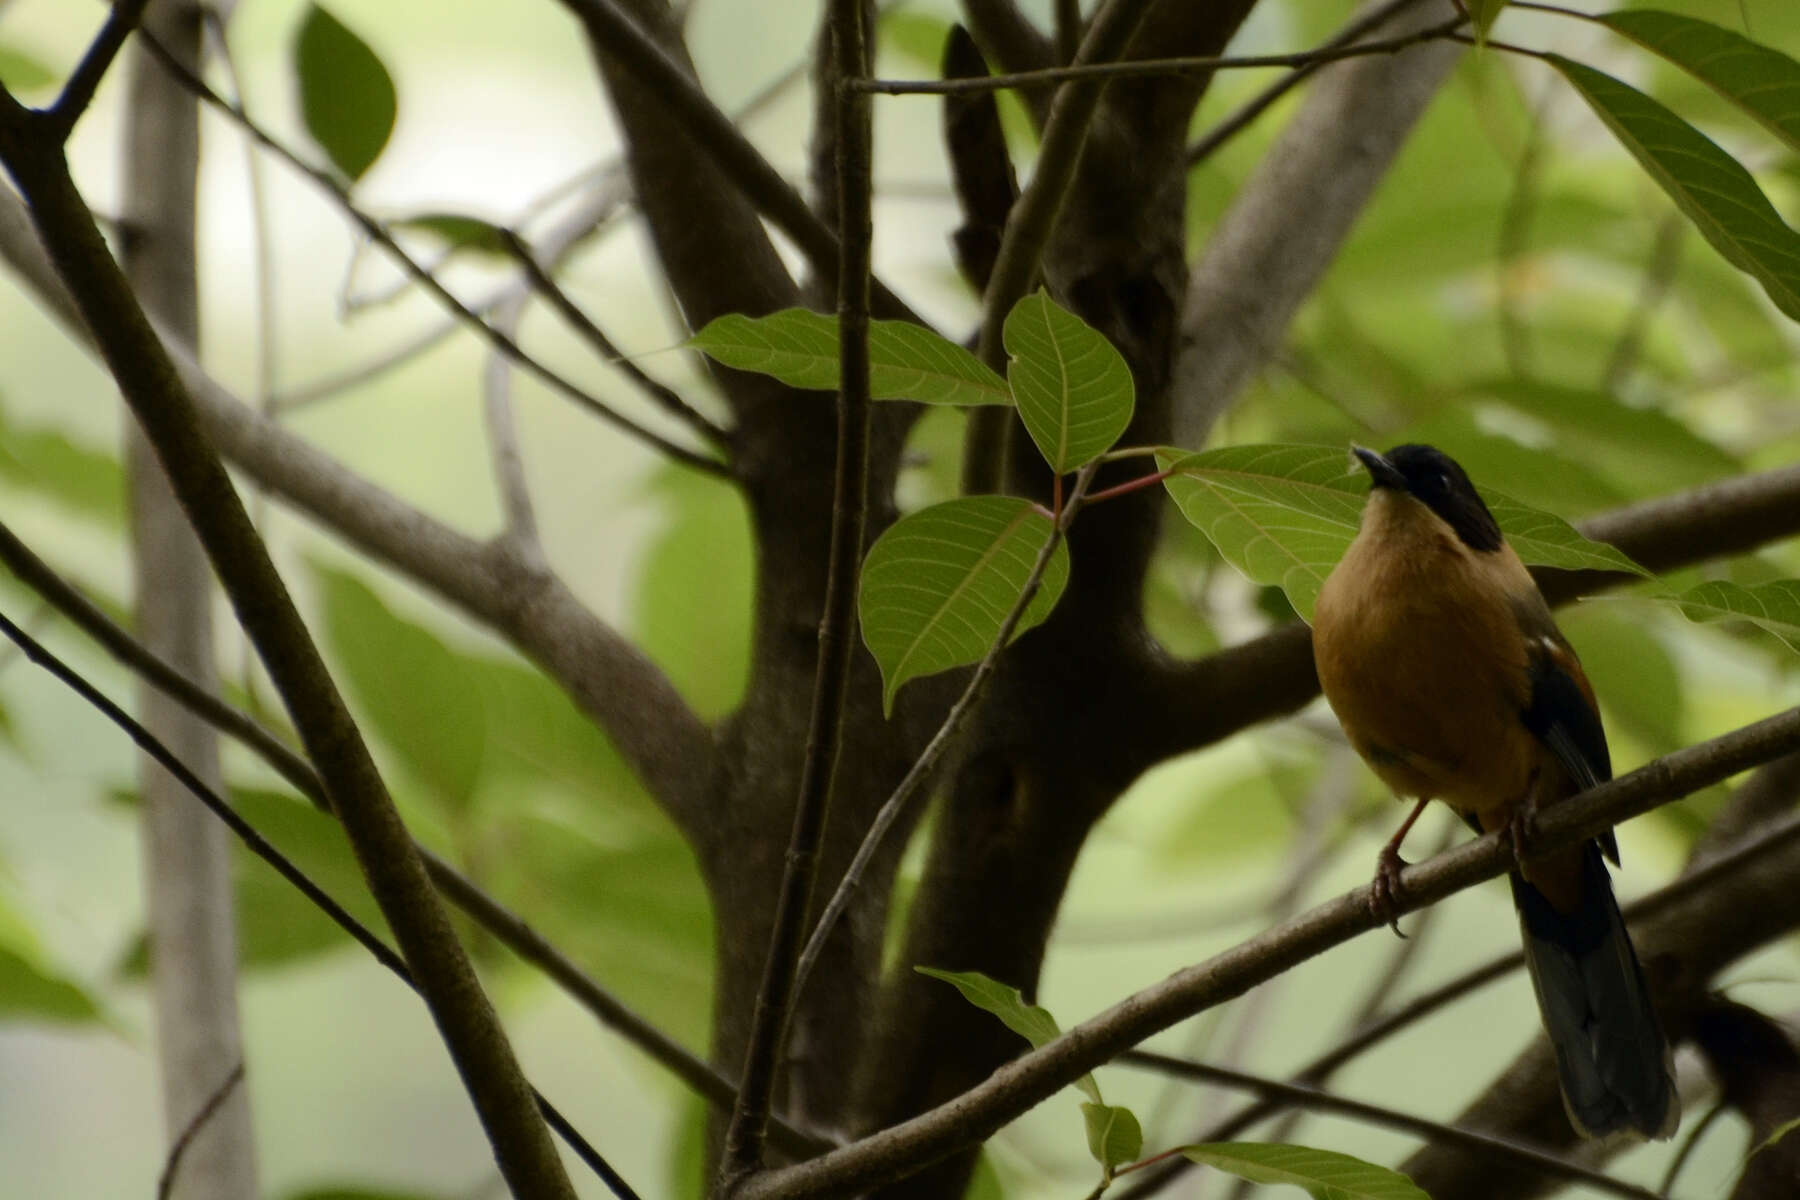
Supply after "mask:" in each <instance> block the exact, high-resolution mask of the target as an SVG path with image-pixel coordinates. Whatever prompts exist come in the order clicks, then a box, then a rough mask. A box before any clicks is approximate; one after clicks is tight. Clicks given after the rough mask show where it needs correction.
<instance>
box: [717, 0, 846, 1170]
mask: <svg viewBox="0 0 1800 1200" xmlns="http://www.w3.org/2000/svg"><path fill="white" fill-rule="evenodd" d="M828 21H829V24H828V28H829V30H830V34H829V39H828V40H829V41H830V43H831V62H830V70H829V71H828V72H827V74H828V77H830V78H832V79H833V80H835V81H836V84H837V96H836V97H835V99H836V104H835V106H834V119H835V125H836V129H835V133H836V142H837V196H838V236H837V240H838V245H839V247H840V251H841V253H840V257H839V264H838V276H837V312H838V354H839V360H840V362H839V387H838V401H837V422H838V428H837V469H836V473H835V479H834V483H833V488H832V498H831V545H830V550H829V553H828V557H827V561H826V568H825V570H826V577H825V610H824V615H823V617H822V619H821V620H820V623H819V656H818V669H817V673H816V675H815V677H814V681H813V698H812V712H811V715H810V717H809V719H808V725H807V734H806V753H805V758H804V759H803V761H802V764H801V768H800V788H799V795H798V797H797V798H796V799H795V802H794V827H793V833H792V835H791V836H790V838H789V840H788V849H787V858H786V862H785V866H784V868H783V871H782V876H781V890H780V892H779V894H778V897H777V900H776V906H775V927H774V930H773V932H772V933H771V934H770V937H769V952H768V958H767V960H766V961H765V963H764V965H763V977H762V983H761V985H760V987H759V988H758V990H757V996H756V1008H755V1011H754V1013H753V1015H752V1018H751V1024H750V1038H749V1045H748V1049H747V1050H746V1051H745V1055H744V1070H743V1077H742V1082H741V1083H740V1084H739V1086H738V1099H737V1104H736V1106H735V1107H734V1108H733V1109H732V1113H731V1125H730V1127H729V1129H728V1130H727V1131H726V1135H725V1152H724V1154H723V1155H722V1157H721V1161H720V1169H719V1176H720V1179H721V1180H722V1181H724V1182H725V1184H726V1188H727V1190H729V1187H730V1186H731V1183H732V1181H735V1180H736V1179H739V1178H741V1177H743V1176H744V1175H746V1174H748V1173H749V1172H752V1171H754V1170H756V1169H757V1168H758V1167H760V1166H761V1165H762V1161H763V1131H764V1128H765V1126H766V1125H767V1123H768V1118H769V1107H770V1098H771V1096H772V1095H773V1094H774V1090H775V1074H776V1067H777V1062H778V1059H779V1056H780V1052H781V1044H782V1042H783V1040H784V1039H785V1037H786V1033H787V1027H788V1023H789V1021H790V1020H791V1018H792V1013H793V998H794V996H795V992H796V989H795V967H796V965H797V959H798V957H799V954H800V949H801V939H802V938H803V937H804V936H805V933H806V912H807V909H808V908H809V907H810V906H811V903H812V892H813V884H814V880H815V878H816V876H817V874H818V855H819V845H820V843H821V841H822V840H823V837H824V830H825V822H826V819H827V816H828V814H829V812H830V808H831V795H832V786H833V783H834V781H835V777H836V775H837V765H838V757H839V752H840V750H841V748H842V730H843V720H844V709H845V707H846V695H847V693H848V692H849V688H850V663H851V655H852V653H853V651H854V649H855V637H854V631H855V625H856V580H857V575H858V568H859V560H860V558H861V556H862V549H863V529H864V526H865V524H866V522H867V513H868V491H869V427H870V417H871V407H872V402H871V400H870V396H869V300H870V267H871V263H870V252H871V249H872V245H873V242H874V223H873V215H872V209H873V203H874V178H873V160H874V147H873V140H874V129H873V124H872V108H873V106H872V103H871V101H870V98H869V95H868V93H866V92H862V91H859V90H857V89H855V88H853V87H851V86H849V85H850V84H851V82H852V81H854V80H856V79H860V78H863V77H864V76H866V75H867V74H868V72H869V63H870V47H869V41H868V37H869V30H868V29H867V28H865V26H864V10H863V0H833V2H832V6H831V8H830V10H829V19H828Z"/></svg>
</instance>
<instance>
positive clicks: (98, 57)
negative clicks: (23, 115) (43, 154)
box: [44, 0, 150, 142]
mask: <svg viewBox="0 0 1800 1200" xmlns="http://www.w3.org/2000/svg"><path fill="white" fill-rule="evenodd" d="M149 4H150V0H113V4H112V9H111V11H110V12H108V13H107V14H106V21H105V23H104V24H102V25H101V26H100V32H99V33H97V34H96V35H94V40H93V42H92V43H90V44H89V46H88V48H87V52H86V53H84V54H83V55H82V56H81V61H80V62H78V63H76V64H75V70H74V72H73V73H71V74H70V76H69V78H68V82H66V83H64V84H63V90H62V94H61V95H59V96H57V98H56V103H54V104H52V105H51V106H50V107H49V108H48V109H46V110H45V111H44V116H45V117H46V118H47V119H48V128H49V129H50V130H51V131H52V133H53V135H54V136H55V138H56V140H57V141H58V142H66V141H68V140H69V134H70V133H72V132H74V129H75V122H77V121H79V120H81V114H82V113H84V112H86V111H87V108H88V105H89V104H91V103H93V100H94V93H95V92H97V91H99V90H100V81H101V79H103V78H105V76H106V72H107V69H108V68H109V67H111V66H112V64H113V60H115V59H116V58H118V56H119V51H121V50H123V49H124V48H125V40H126V39H127V38H129V37H130V36H131V34H132V31H133V30H134V29H136V28H137V26H138V22H139V21H140V20H141V19H142V18H143V15H144V9H146V8H148V7H149Z"/></svg>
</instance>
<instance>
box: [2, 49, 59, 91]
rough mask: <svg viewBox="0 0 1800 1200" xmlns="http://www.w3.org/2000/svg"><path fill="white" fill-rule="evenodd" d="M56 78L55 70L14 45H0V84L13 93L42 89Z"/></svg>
mask: <svg viewBox="0 0 1800 1200" xmlns="http://www.w3.org/2000/svg"><path fill="white" fill-rule="evenodd" d="M58 78H59V76H58V75H57V73H56V72H55V71H52V70H51V69H50V68H49V67H46V66H45V65H44V64H43V63H42V62H40V61H38V59H36V58H35V57H33V56H32V55H30V54H27V53H25V51H23V50H20V49H19V48H17V47H16V46H0V84H5V85H6V90H7V91H9V92H12V93H13V94H14V95H18V94H19V93H21V92H39V91H43V90H45V89H47V88H49V87H50V86H51V85H52V84H54V83H56V82H57V79H58Z"/></svg>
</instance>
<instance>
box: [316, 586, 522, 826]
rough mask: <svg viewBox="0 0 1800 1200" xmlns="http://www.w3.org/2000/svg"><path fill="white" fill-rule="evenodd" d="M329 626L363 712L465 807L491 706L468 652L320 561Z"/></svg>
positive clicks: (450, 803) (456, 806)
mask: <svg viewBox="0 0 1800 1200" xmlns="http://www.w3.org/2000/svg"><path fill="white" fill-rule="evenodd" d="M314 574H315V575H316V577H317V579H318V582H319V588H320V591H321V593H322V595H323V600H324V606H325V633H326V638H327V640H328V641H329V642H330V645H331V648H332V650H333V651H334V654H333V656H332V657H333V660H334V662H335V663H336V665H337V666H338V667H339V668H340V669H341V670H342V672H343V674H344V678H345V682H346V683H348V685H349V691H350V693H351V694H352V695H353V696H354V697H355V699H356V701H357V702H358V703H357V705H356V707H357V709H358V710H359V714H358V715H360V716H362V717H364V718H365V719H367V720H368V721H369V722H370V723H371V724H372V725H373V726H374V727H375V730H376V731H377V732H378V733H379V734H380V735H381V740H382V741H383V742H385V743H387V744H388V745H389V746H390V747H392V748H393V749H394V750H395V751H397V752H398V753H399V754H400V755H401V756H402V757H403V758H404V759H405V760H406V765H407V767H408V768H409V769H410V770H411V772H412V773H413V775H414V776H415V777H416V778H417V779H418V780H419V781H420V782H422V783H424V784H426V785H427V786H428V787H430V789H431V791H432V793H433V794H434V796H435V797H436V799H437V800H438V801H439V802H440V803H442V804H443V805H445V806H447V807H448V809H449V810H450V811H451V812H461V811H463V810H465V809H466V808H467V807H468V805H469V802H470V800H471V799H472V798H473V796H474V794H475V785H476V783H477V781H478V780H479V779H480V776H481V768H482V760H483V758H484V757H485V748H486V743H487V710H486V706H485V705H484V704H483V703H482V697H481V692H480V691H479V690H478V689H477V688H476V687H474V686H473V680H472V679H471V677H470V674H469V671H468V669H467V658H468V656H465V655H459V654H456V653H453V652H452V651H451V650H450V648H449V647H447V646H445V645H444V643H443V642H442V641H440V640H439V639H438V637H437V636H436V635H435V634H433V633H430V632H428V631H427V630H426V629H425V628H424V627H423V626H420V625H417V624H414V623H413V622H411V621H407V620H403V619H402V618H400V617H399V616H397V615H395V614H394V612H393V611H392V610H391V609H389V608H388V607H387V605H385V604H383V603H382V601H381V599H380V598H379V597H378V596H376V594H375V593H374V592H373V591H371V590H370V589H369V587H368V586H367V585H366V584H364V583H363V582H362V581H361V580H359V579H357V578H356V577H355V576H352V575H349V574H346V573H344V572H342V571H337V570H332V569H330V568H327V567H322V566H316V567H315V568H314Z"/></svg>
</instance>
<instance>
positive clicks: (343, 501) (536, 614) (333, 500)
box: [0, 190, 717, 844]
mask: <svg viewBox="0 0 1800 1200" xmlns="http://www.w3.org/2000/svg"><path fill="white" fill-rule="evenodd" d="M0 256H3V257H4V258H5V259H6V260H7V262H8V263H9V264H10V265H11V266H12V268H13V270H14V271H15V272H17V273H18V275H19V276H20V278H22V279H24V280H25V281H26V282H27V283H28V284H30V285H31V287H32V289H33V291H34V292H35V293H36V295H37V297H38V299H39V301H40V302H41V303H42V304H43V305H44V306H45V307H46V308H47V309H49V310H50V311H51V312H53V313H55V314H56V315H57V316H59V317H61V318H62V319H63V322H64V324H65V326H66V327H67V328H68V329H69V331H70V332H71V333H72V334H74V335H75V336H76V337H77V338H78V339H80V340H81V342H82V343H83V344H84V345H86V346H89V347H90V348H91V347H92V346H93V345H94V342H93V337H92V335H91V334H90V333H89V331H88V328H87V325H86V323H85V321H84V320H83V318H82V317H81V315H80V314H79V313H78V312H76V311H75V309H74V307H73V303H72V301H71V300H70V299H69V294H68V292H67V290H66V289H65V288H64V287H63V285H62V283H61V281H60V280H58V279H57V277H56V275H55V273H54V271H53V270H52V268H51V267H50V264H49V262H48V260H47V259H46V258H45V255H44V251H43V248H42V246H41V245H40V244H39V242H38V240H37V237H36V234H35V233H34V232H33V231H32V230H31V228H30V227H29V225H28V224H27V223H26V220H25V208H24V205H23V204H22V203H21V202H20V201H19V200H18V199H17V197H15V196H13V195H12V194H11V193H9V192H4V191H3V190H0ZM165 349H167V350H168V352H169V353H170V354H171V356H172V357H173V358H174V360H175V364H176V368H177V370H179V371H180V373H181V377H182V381H183V383H184V384H186V385H187V387H188V388H189V389H190V391H191V393H192V395H193V399H194V403H195V404H196V405H197V406H198V408H199V410H200V413H201V416H202V418H203V419H204V420H205V422H206V427H207V432H208V434H209V435H210V436H212V437H213V438H214V439H215V440H216V441H217V443H218V445H219V447H220V449H221V450H222V451H223V452H224V453H225V454H226V455H227V456H229V457H230V458H231V459H232V461H233V462H235V463H236V464H237V465H238V466H240V467H242V468H243V469H244V470H245V471H246V472H248V473H249V474H250V476H251V477H252V478H254V479H255V480H256V481H257V482H258V483H260V484H262V485H263V486H265V487H267V488H268V489H269V490H270V491H272V492H274V493H276V494H277V495H280V496H282V497H284V498H285V499H287V500H288V501H289V502H290V503H292V504H293V505H295V506H296V507H297V508H299V509H301V510H303V511H305V512H307V513H309V514H311V515H312V516H313V517H314V518H316V519H317V520H318V521H319V522H320V523H321V524H323V525H324V526H325V527H327V528H329V529H332V530H335V531H336V532H338V533H339V534H341V535H342V536H343V537H345V538H347V539H348V540H349V541H351V542H352V543H353V544H355V545H356V546H357V547H358V548H360V549H362V550H363V551H364V552H366V553H368V554H370V555H372V556H373V557H375V558H377V559H379V560H380V561H382V562H385V563H387V564H389V565H390V566H392V567H394V568H395V569H397V570H399V571H401V572H403V573H405V574H407V575H409V576H411V577H412V578H413V579H414V580H416V581H418V582H419V583H421V584H423V585H424V586H426V587H428V588H430V589H432V590H433V591H435V592H437V593H438V594H439V595H441V596H443V597H444V598H445V599H446V600H449V601H450V602H451V603H453V604H456V605H457V606H459V607H460V608H462V609H463V610H464V611H465V612H467V613H469V614H470V615H471V616H473V617H475V618H476V619H477V620H480V621H482V622H484V623H486V624H488V625H489V626H491V627H493V628H494V629H495V630H496V631H498V632H499V633H500V634H502V635H503V636H505V637H507V638H508V639H509V640H511V641H512V643H513V644H514V645H515V646H516V647H518V649H519V650H520V652H521V653H523V654H524V655H525V656H526V657H528V658H530V659H532V660H533V661H534V662H536V663H537V664H538V666H540V667H541V668H543V670H544V671H545V673H546V674H548V675H549V676H550V678H552V679H554V680H556V681H557V683H558V684H559V685H560V686H561V687H562V688H563V689H564V690H565V691H567V692H568V693H569V694H570V696H571V697H573V698H574V700H575V702H576V704H577V705H579V706H580V707H581V709H582V710H583V711H584V712H586V713H587V714H588V715H589V716H590V717H592V718H593V719H594V721H595V722H596V723H597V724H598V725H599V727H600V728H601V729H603V730H605V731H606V733H607V734H608V735H609V736H610V737H611V738H612V739H613V742H614V744H615V745H616V746H618V748H619V750H620V752H621V753H623V754H624V755H625V758H626V760H627V761H629V762H630V763H631V765H632V767H633V769H634V770H635V771H636V772H637V775H638V778H639V779H640V780H641V781H642V782H643V784H644V786H645V788H646V789H648V791H649V792H650V794H651V795H652V796H653V797H654V798H655V799H656V800H657V801H658V803H660V804H661V805H662V806H663V807H664V809H665V811H667V812H668V813H669V815H670V816H671V817H672V818H673V819H674V821H675V823H676V825H677V826H679V827H680V828H681V829H682V831H683V833H684V834H686V835H687V836H688V837H689V839H690V840H692V839H694V838H695V837H696V834H697V831H698V830H699V829H700V828H702V827H703V826H704V824H705V821H706V818H707V787H708V785H709V783H710V781H711V779H712V775H713V771H714V768H715V766H716V765H717V750H716V747H715V746H714V744H713V739H712V733H711V731H710V730H708V729H707V727H706V725H705V724H704V723H703V722H702V721H701V720H700V718H699V717H697V716H696V715H695V714H694V712H693V710H692V709H690V708H689V707H688V706H687V703H686V701H684V700H683V699H682V698H681V694H680V692H678V691H677V690H676V689H675V686H674V685H673V684H672V683H670V682H669V680H668V677H667V676H665V675H663V673H662V672H661V671H660V670H659V669H658V668H657V667H656V665H655V664H654V663H652V662H651V661H650V660H649V659H648V658H647V657H645V655H644V654H643V653H642V652H641V651H639V650H638V649H637V648H636V647H635V646H633V645H632V644H631V643H630V642H629V641H628V640H627V639H625V638H624V637H622V636H621V635H620V634H619V633H618V632H617V631H615V630H613V629H612V628H611V627H610V626H608V625H607V624H606V623H605V622H603V621H601V620H600V619H599V618H598V617H596V616H595V615H594V614H593V612H592V611H590V610H589V609H588V608H586V607H585V606H584V605H583V604H582V603H581V601H580V600H579V599H578V598H577V597H576V596H575V595H574V593H572V592H570V591H569V589H568V587H567V586H566V585H565V584H564V583H563V582H562V581H561V580H560V579H558V578H557V577H556V576H554V575H552V574H550V573H548V572H544V571H533V570H531V569H530V567H529V564H520V563H518V562H517V561H516V560H515V558H514V557H512V556H509V553H508V552H507V550H506V548H505V547H503V546H502V547H490V546H488V545H484V544H483V543H481V542H479V541H477V540H475V539H474V538H471V537H468V536H467V535H465V534H462V533H459V532H458V531H456V530H454V529H451V528H450V527H449V526H447V525H445V524H443V523H442V522H440V521H438V520H436V519H435V518H433V517H431V516H429V515H428V514H426V513H423V512H420V511H419V510H418V509H415V508H413V507H411V506H410V505H408V504H405V503H404V502H402V501H400V500H398V499H396V498H395V497H394V496H392V495H391V494H389V493H388V492H386V491H383V490H382V489H381V488H379V487H376V486H375V485H374V484H372V483H370V482H369V481H368V480H366V479H363V478H362V477H361V476H359V475H356V474H354V473H353V472H351V471H348V470H346V469H345V468H344V467H343V466H342V465H341V464H339V463H338V462H336V461H335V460H333V459H332V458H331V457H330V456H329V455H327V454H325V453H324V452H322V451H321V450H319V449H318V448H317V447H315V446H312V445H310V444H309V443H307V442H306V441H304V440H303V439H301V438H299V437H297V436H295V435H294V434H292V433H290V432H288V431H287V430H286V429H283V428H282V427H281V426H280V425H278V424H276V423H275V422H273V421H271V420H269V419H268V418H266V417H264V416H262V415H260V414H258V413H257V412H255V411H254V410H252V409H251V408H249V407H248V406H247V405H245V404H243V403H242V402H241V401H239V400H238V399H237V398H236V397H235V396H233V395H232V394H231V393H230V392H229V391H227V390H226V389H225V388H224V387H222V386H221V385H220V384H219V383H217V382H216V381H214V380H213V379H212V378H211V377H210V376H209V375H207V374H206V372H205V371H204V370H202V369H201V368H200V366H199V365H198V364H196V363H195V362H194V361H193V359H192V357H191V356H189V355H187V354H186V353H185V352H184V351H183V350H182V349H181V347H180V346H179V345H178V344H174V343H172V342H165ZM696 844H699V843H696Z"/></svg>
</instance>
